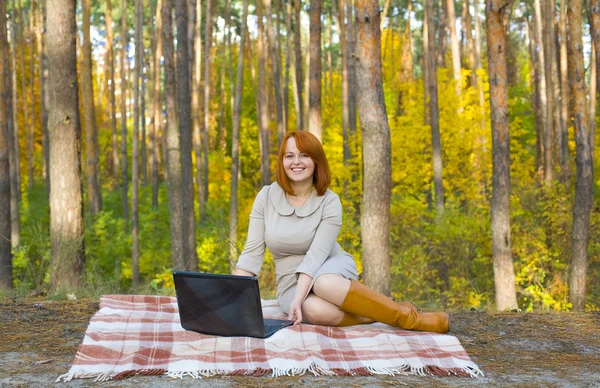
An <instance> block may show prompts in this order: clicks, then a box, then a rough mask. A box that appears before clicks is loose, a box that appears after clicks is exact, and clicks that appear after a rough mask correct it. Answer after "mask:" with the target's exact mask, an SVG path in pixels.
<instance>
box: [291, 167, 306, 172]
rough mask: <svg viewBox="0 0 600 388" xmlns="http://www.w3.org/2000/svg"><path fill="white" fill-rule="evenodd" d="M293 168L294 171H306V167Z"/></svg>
mask: <svg viewBox="0 0 600 388" xmlns="http://www.w3.org/2000/svg"><path fill="white" fill-rule="evenodd" d="M291 170H292V172H302V171H304V168H292V169H291Z"/></svg>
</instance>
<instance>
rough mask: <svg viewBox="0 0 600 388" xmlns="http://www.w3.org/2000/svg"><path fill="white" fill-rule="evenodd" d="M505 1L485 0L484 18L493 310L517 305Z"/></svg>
mask: <svg viewBox="0 0 600 388" xmlns="http://www.w3.org/2000/svg"><path fill="white" fill-rule="evenodd" d="M506 6H507V2H506V1H505V0H487V4H486V11H485V16H486V17H485V20H486V26H487V43H488V72H489V75H490V104H491V109H492V114H491V120H492V149H493V150H492V164H493V167H492V168H493V172H492V203H491V212H492V258H493V264H494V284H495V286H496V309H497V310H506V309H512V308H516V307H517V295H516V290H515V272H514V268H513V259H512V252H511V241H510V134H509V126H508V122H509V116H508V115H509V111H508V85H507V84H508V82H507V78H508V76H507V74H506V50H505V48H506V35H505V32H504V21H503V19H504V15H503V12H505V7H506Z"/></svg>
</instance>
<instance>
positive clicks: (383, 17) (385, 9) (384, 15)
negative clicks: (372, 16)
mask: <svg viewBox="0 0 600 388" xmlns="http://www.w3.org/2000/svg"><path fill="white" fill-rule="evenodd" d="M390 3H391V1H390V0H385V5H384V6H383V11H382V13H381V21H380V24H379V29H380V30H381V31H383V27H384V24H385V20H386V19H387V14H388V11H389V9H390Z"/></svg>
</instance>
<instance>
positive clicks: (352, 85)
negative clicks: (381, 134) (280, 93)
mask: <svg viewBox="0 0 600 388" xmlns="http://www.w3.org/2000/svg"><path fill="white" fill-rule="evenodd" d="M355 16H356V13H355V11H354V7H353V6H352V1H349V0H346V20H347V21H348V23H347V25H346V40H347V42H348V112H349V113H350V117H349V120H348V125H349V135H350V138H351V139H354V138H355V135H356V125H357V124H356V85H357V81H356V63H357V62H356V61H355V60H354V59H353V58H355V57H356V24H355V23H356V21H355ZM354 178H356V177H354ZM354 178H353V179H354ZM356 208H357V209H358V208H359V207H358V206H356Z"/></svg>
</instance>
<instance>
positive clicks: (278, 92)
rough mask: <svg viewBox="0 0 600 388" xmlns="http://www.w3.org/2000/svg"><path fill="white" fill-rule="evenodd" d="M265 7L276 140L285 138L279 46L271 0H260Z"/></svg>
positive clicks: (279, 141)
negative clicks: (273, 90)
mask: <svg viewBox="0 0 600 388" xmlns="http://www.w3.org/2000/svg"><path fill="white" fill-rule="evenodd" d="M262 1H263V4H264V6H265V8H264V11H265V13H266V16H267V17H266V19H267V37H268V38H269V48H270V49H271V61H272V63H273V87H274V88H275V112H276V113H277V140H278V143H281V140H282V139H283V137H284V136H285V128H286V124H285V116H284V114H283V88H282V85H281V59H280V56H279V45H278V44H277V39H276V37H275V29H274V28H273V21H272V17H273V12H272V10H271V0H262Z"/></svg>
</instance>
